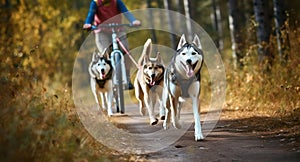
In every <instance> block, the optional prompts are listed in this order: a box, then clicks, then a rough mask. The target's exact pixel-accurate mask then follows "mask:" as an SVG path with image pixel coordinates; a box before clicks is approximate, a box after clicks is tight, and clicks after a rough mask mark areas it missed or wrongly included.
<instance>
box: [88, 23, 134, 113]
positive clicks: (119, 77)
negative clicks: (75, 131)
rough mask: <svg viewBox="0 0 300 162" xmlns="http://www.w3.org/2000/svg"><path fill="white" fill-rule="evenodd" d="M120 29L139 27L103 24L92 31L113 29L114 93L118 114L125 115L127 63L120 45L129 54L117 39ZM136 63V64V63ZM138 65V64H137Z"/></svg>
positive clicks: (111, 55) (111, 53) (94, 27)
mask: <svg viewBox="0 0 300 162" xmlns="http://www.w3.org/2000/svg"><path fill="white" fill-rule="evenodd" d="M120 27H137V26H134V25H132V24H117V23H111V24H101V25H99V26H92V28H91V30H96V29H99V28H100V29H101V28H110V29H111V32H112V33H111V38H112V51H111V52H110V59H111V63H112V66H113V68H114V71H115V73H114V75H113V92H114V98H115V103H116V109H117V112H118V113H119V112H120V113H121V114H124V113H125V105H124V89H123V88H124V85H127V84H128V81H127V77H126V70H125V61H124V56H123V52H122V51H121V50H120V49H119V45H120V46H121V48H122V49H123V50H124V51H125V53H126V54H129V52H128V50H127V49H126V48H125V47H124V45H123V44H122V42H121V41H120V39H119V38H118V37H117V28H120ZM128 56H129V57H130V58H131V60H133V61H134V59H133V58H132V57H131V55H130V54H129V55H128ZM134 63H135V62H134ZM135 64H136V63H135Z"/></svg>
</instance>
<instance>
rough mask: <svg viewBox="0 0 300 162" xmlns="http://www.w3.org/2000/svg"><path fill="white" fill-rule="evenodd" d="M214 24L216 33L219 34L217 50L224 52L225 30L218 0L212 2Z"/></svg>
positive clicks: (216, 41)
mask: <svg viewBox="0 0 300 162" xmlns="http://www.w3.org/2000/svg"><path fill="white" fill-rule="evenodd" d="M211 17H212V23H213V27H214V29H215V31H216V32H217V36H216V39H215V43H216V46H217V48H218V49H219V50H220V51H222V50H223V38H222V37H223V30H222V18H221V11H220V6H219V1H218V0H212V14H211Z"/></svg>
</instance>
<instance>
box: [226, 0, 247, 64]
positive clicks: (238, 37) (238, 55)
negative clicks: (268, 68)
mask: <svg viewBox="0 0 300 162" xmlns="http://www.w3.org/2000/svg"><path fill="white" fill-rule="evenodd" d="M238 2H239V0H229V1H228V10H229V29H230V36H231V43H232V45H231V48H232V57H233V61H234V67H235V68H236V67H240V66H242V62H241V59H242V58H243V51H242V50H243V47H242V44H243V42H242V40H243V39H242V33H241V29H242V26H243V24H244V23H243V22H244V20H243V17H242V16H241V15H242V12H240V10H239V5H238Z"/></svg>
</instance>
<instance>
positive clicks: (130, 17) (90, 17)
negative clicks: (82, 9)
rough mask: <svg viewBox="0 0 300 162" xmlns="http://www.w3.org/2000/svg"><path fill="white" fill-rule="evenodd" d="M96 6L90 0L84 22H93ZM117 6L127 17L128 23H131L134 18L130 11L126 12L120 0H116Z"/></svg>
mask: <svg viewBox="0 0 300 162" xmlns="http://www.w3.org/2000/svg"><path fill="white" fill-rule="evenodd" d="M97 7H98V6H97V3H96V2H95V1H93V0H92V2H91V3H90V9H89V12H88V15H87V17H86V19H85V24H92V23H93V21H94V17H95V14H96V12H97ZM117 7H118V9H119V11H120V12H121V13H123V14H124V15H125V17H126V18H127V19H128V21H129V22H130V23H132V22H133V21H135V20H136V19H135V17H134V16H133V15H132V14H131V13H130V12H128V9H127V7H126V6H125V4H124V3H123V2H122V0H117Z"/></svg>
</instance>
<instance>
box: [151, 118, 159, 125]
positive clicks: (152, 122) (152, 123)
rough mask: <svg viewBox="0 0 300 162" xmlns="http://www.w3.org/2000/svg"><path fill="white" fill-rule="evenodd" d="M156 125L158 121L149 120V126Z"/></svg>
mask: <svg viewBox="0 0 300 162" xmlns="http://www.w3.org/2000/svg"><path fill="white" fill-rule="evenodd" d="M157 123H158V119H156V118H155V119H152V120H150V125H156V124H157Z"/></svg>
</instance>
